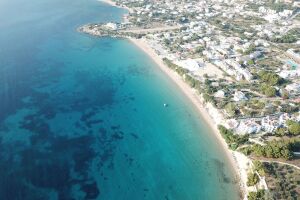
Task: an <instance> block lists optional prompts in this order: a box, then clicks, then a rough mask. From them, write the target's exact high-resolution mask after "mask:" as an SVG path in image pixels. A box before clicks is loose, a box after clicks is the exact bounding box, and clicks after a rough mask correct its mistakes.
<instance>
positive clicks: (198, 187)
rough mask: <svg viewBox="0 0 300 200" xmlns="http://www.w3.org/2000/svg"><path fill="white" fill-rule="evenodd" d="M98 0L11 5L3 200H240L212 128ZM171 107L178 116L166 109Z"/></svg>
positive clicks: (2, 131)
mask: <svg viewBox="0 0 300 200" xmlns="http://www.w3.org/2000/svg"><path fill="white" fill-rule="evenodd" d="M124 12H125V11H124V10H121V9H118V8H113V7H110V6H108V5H105V4H102V3H100V2H98V1H96V0H30V1H25V0H10V1H8V0H0V19H1V20H0V199H1V200H43V199H51V200H52V199H53V200H54V199H62V200H65V199H66V200H69V199H76V200H77V199H78V200H81V199H104V200H115V199H116V200H123V199H124V200H127V199H128V200H129V199H130V200H131V199H132V200H141V199H149V200H160V199H162V200H173V199H176V200H197V199H213V200H215V199H230V200H231V199H237V189H236V187H235V184H234V183H233V181H234V178H233V177H234V176H233V173H232V171H231V170H230V167H229V166H230V165H229V163H228V161H227V159H226V158H224V154H223V152H222V151H223V150H222V148H221V147H220V145H218V144H217V143H216V142H215V138H214V137H213V136H212V135H211V134H210V131H209V129H208V128H207V126H206V125H205V124H204V123H203V122H202V120H201V118H200V117H199V115H198V114H197V113H196V112H195V111H194V110H195V109H194V108H193V106H192V105H190V102H189V101H188V100H187V99H186V97H184V95H183V94H182V93H181V92H180V91H179V90H178V89H177V88H176V87H175V86H174V83H172V82H171V81H170V80H169V79H168V77H166V76H165V75H164V74H163V73H162V72H161V71H160V70H159V69H158V67H157V66H155V64H154V63H153V62H152V61H151V60H150V59H149V58H148V57H147V56H146V55H145V54H144V53H143V52H141V51H140V50H139V49H137V47H135V46H134V45H132V44H131V43H130V42H129V41H127V40H121V39H111V38H101V39H100V38H93V37H90V36H87V35H83V34H80V33H78V32H76V28H77V27H78V26H79V25H82V24H85V23H89V22H105V21H120V20H121V17H122V14H123V13H124ZM164 103H168V104H169V107H167V108H165V107H164V106H163V104H164Z"/></svg>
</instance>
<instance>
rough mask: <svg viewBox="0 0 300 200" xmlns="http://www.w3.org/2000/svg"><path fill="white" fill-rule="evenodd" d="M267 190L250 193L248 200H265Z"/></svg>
mask: <svg viewBox="0 0 300 200" xmlns="http://www.w3.org/2000/svg"><path fill="white" fill-rule="evenodd" d="M264 196H265V190H258V191H257V192H249V194H248V200H264V199H265V198H264Z"/></svg>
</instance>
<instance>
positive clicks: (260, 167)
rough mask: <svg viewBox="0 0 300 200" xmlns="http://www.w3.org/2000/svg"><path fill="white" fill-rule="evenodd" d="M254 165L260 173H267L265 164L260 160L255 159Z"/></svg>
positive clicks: (262, 174)
mask: <svg viewBox="0 0 300 200" xmlns="http://www.w3.org/2000/svg"><path fill="white" fill-rule="evenodd" d="M253 165H254V170H255V171H257V172H258V173H259V175H261V176H265V175H266V172H265V168H264V165H263V164H262V163H261V162H260V161H258V160H254V161H253Z"/></svg>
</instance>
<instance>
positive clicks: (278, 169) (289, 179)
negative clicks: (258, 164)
mask: <svg viewBox="0 0 300 200" xmlns="http://www.w3.org/2000/svg"><path fill="white" fill-rule="evenodd" d="M263 165H264V169H265V171H266V176H265V177H266V182H267V184H268V188H269V193H270V194H269V195H270V198H269V199H287V200H288V199H295V200H298V199H299V197H300V182H299V180H300V171H299V170H297V169H296V168H294V167H291V166H288V165H282V164H278V163H265V162H264V163H263Z"/></svg>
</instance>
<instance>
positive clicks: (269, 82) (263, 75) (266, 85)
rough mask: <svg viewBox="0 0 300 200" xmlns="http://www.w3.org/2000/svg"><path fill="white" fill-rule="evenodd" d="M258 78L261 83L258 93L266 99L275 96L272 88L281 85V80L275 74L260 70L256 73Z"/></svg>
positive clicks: (274, 90)
mask: <svg viewBox="0 0 300 200" xmlns="http://www.w3.org/2000/svg"><path fill="white" fill-rule="evenodd" d="M258 77H259V79H260V82H261V86H260V92H261V93H262V94H264V95H266V96H267V97H274V96H276V89H275V88H274V87H273V86H275V85H281V84H282V83H283V81H284V80H283V79H282V78H281V77H280V76H278V75H277V74H276V73H274V72H271V71H265V70H261V71H259V72H258Z"/></svg>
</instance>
